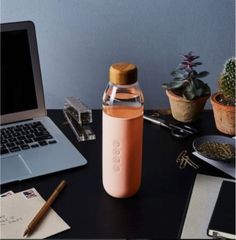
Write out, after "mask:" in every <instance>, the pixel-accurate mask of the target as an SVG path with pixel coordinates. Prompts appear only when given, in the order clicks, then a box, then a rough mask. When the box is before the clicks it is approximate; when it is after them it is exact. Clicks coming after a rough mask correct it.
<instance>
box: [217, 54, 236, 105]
mask: <svg viewBox="0 0 236 240" xmlns="http://www.w3.org/2000/svg"><path fill="white" fill-rule="evenodd" d="M235 62H236V58H235V57H232V58H230V59H228V60H227V61H226V62H225V65H224V69H223V72H222V73H221V75H220V79H219V81H218V83H219V92H220V93H221V94H222V95H221V96H222V103H224V104H226V105H235Z"/></svg>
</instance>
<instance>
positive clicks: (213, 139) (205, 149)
mask: <svg viewBox="0 0 236 240" xmlns="http://www.w3.org/2000/svg"><path fill="white" fill-rule="evenodd" d="M193 148H194V150H195V151H196V152H197V153H198V154H199V155H202V156H203V157H206V158H208V159H211V160H217V161H224V162H234V161H235V140H234V139H233V138H230V137H225V136H221V135H206V136H201V137H198V138H196V139H195V140H194V141H193Z"/></svg>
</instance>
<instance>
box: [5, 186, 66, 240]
mask: <svg viewBox="0 0 236 240" xmlns="http://www.w3.org/2000/svg"><path fill="white" fill-rule="evenodd" d="M9 192H10V191H8V192H6V193H3V194H2V195H1V197H0V203H1V204H0V205H1V212H0V224H1V231H0V238H1V239H9V238H10V239H22V238H23V233H24V231H25V228H26V226H27V225H28V224H29V222H30V221H31V220H32V218H33V217H34V216H35V215H36V213H37V211H38V209H40V208H41V207H42V206H43V205H44V204H45V201H44V199H43V198H42V197H41V196H40V194H39V193H38V192H37V190H36V189H35V188H30V189H27V190H23V191H21V192H18V193H13V192H10V194H9ZM69 228H70V226H68V224H66V222H65V221H64V220H63V219H62V218H61V217H60V216H59V215H58V214H57V213H56V212H55V211H54V210H53V209H51V208H50V209H49V211H48V212H47V216H46V217H45V219H44V220H43V221H42V222H41V223H40V225H38V227H37V228H36V229H35V230H34V231H33V232H32V233H31V234H30V236H29V235H28V236H27V238H31V239H43V238H47V237H50V236H52V235H55V234H57V233H60V232H62V231H65V230H68V229H69ZM25 238H26V236H25Z"/></svg>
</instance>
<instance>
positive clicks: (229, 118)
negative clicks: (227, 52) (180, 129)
mask: <svg viewBox="0 0 236 240" xmlns="http://www.w3.org/2000/svg"><path fill="white" fill-rule="evenodd" d="M235 61H236V58H235V57H232V58H230V59H228V60H227V61H226V62H225V65H224V68H223V71H222V73H221V74H220V78H219V80H218V86H219V90H218V92H216V93H215V94H213V95H212V96H211V104H212V108H213V112H214V118H215V123H216V128H217V129H218V130H219V131H221V132H223V133H226V134H229V135H235Z"/></svg>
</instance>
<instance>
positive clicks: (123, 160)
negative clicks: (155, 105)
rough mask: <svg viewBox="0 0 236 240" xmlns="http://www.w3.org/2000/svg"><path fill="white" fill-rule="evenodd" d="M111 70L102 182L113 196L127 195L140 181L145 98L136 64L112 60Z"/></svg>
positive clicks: (105, 97)
mask: <svg viewBox="0 0 236 240" xmlns="http://www.w3.org/2000/svg"><path fill="white" fill-rule="evenodd" d="M109 73H110V81H109V83H108V85H107V87H106V89H105V92H104V95H103V163H102V167H103V172H102V175H103V186H104V188H105V190H106V192H107V193H108V194H110V195H111V196H113V197H117V198H127V197H131V196H132V195H134V194H135V193H136V192H137V191H138V190H139V187H140V184H141V168H142V147H143V146H142V139H143V102H144V99H143V94H142V91H141V89H140V87H139V84H138V82H137V67H136V66H135V65H134V64H129V63H117V64H113V65H112V66H111V67H110V72H109Z"/></svg>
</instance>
